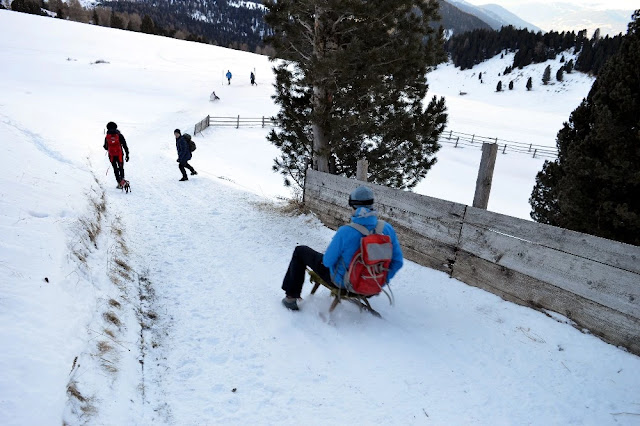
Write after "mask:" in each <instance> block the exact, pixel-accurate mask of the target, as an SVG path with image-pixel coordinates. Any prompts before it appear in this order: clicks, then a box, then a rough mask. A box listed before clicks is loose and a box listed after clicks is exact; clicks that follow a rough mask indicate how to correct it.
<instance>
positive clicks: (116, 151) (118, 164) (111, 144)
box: [104, 121, 129, 189]
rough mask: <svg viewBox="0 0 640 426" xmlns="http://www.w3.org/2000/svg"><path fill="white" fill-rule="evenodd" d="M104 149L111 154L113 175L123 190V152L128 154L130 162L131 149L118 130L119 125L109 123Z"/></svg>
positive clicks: (127, 157)
mask: <svg viewBox="0 0 640 426" xmlns="http://www.w3.org/2000/svg"><path fill="white" fill-rule="evenodd" d="M104 149H106V150H107V152H108V153H109V162H110V163H111V165H112V166H113V174H114V175H115V176H116V182H118V186H117V188H118V189H121V188H122V181H123V180H124V162H123V161H122V151H123V150H124V153H125V154H126V157H125V161H129V148H128V147H127V141H126V140H125V139H124V136H123V135H122V133H120V131H119V130H118V125H117V124H116V123H114V122H113V121H110V122H108V123H107V136H105V138H104Z"/></svg>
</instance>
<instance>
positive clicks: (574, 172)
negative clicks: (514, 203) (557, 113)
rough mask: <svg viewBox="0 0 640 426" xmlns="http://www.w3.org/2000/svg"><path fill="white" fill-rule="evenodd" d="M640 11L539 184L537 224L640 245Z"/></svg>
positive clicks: (563, 134) (534, 198) (535, 208)
mask: <svg viewBox="0 0 640 426" xmlns="http://www.w3.org/2000/svg"><path fill="white" fill-rule="evenodd" d="M639 128H640V9H638V10H636V11H635V13H634V14H633V21H632V22H631V23H630V24H629V29H628V31H627V34H626V36H625V37H624V39H623V41H622V45H621V47H620V49H619V51H618V53H617V54H616V55H614V56H612V57H611V59H610V60H609V61H608V62H607V64H606V65H605V66H604V67H603V69H602V71H601V73H600V74H599V76H598V77H597V79H596V81H595V82H594V84H593V87H592V88H591V90H590V92H589V94H588V95H587V97H586V98H585V99H584V100H583V101H582V103H581V104H580V105H579V106H578V107H577V108H576V109H575V110H574V111H573V112H572V113H571V116H570V117H569V122H568V123H565V124H564V126H563V128H562V129H561V130H560V131H559V132H558V137H557V146H558V159H557V160H555V161H547V162H545V164H544V166H543V169H542V171H541V172H539V173H538V176H537V177H536V185H535V187H534V190H533V193H532V195H531V199H530V200H529V202H530V204H531V207H532V212H531V217H532V218H533V219H534V220H536V221H538V222H542V223H548V224H551V225H555V226H560V227H563V228H568V229H572V230H575V231H579V232H586V233H590V234H593V235H597V236H600V237H604V238H609V239H613V240H617V241H622V242H625V243H629V244H634V245H640V197H638V194H640V173H638V170H640V149H639V147H640V132H638V129H639Z"/></svg>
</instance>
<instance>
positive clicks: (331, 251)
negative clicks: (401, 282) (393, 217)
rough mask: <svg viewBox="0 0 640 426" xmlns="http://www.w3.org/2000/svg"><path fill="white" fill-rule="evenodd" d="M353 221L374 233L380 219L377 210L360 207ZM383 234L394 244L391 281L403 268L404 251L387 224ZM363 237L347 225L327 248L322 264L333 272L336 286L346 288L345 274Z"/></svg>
mask: <svg viewBox="0 0 640 426" xmlns="http://www.w3.org/2000/svg"><path fill="white" fill-rule="evenodd" d="M351 221H352V222H354V223H357V224H359V225H362V226H364V227H365V228H367V229H368V230H369V231H372V230H374V229H375V227H376V224H377V223H378V217H377V216H376V211H375V210H372V209H369V208H367V207H359V208H358V209H357V210H356V211H355V212H354V213H353V216H352V217H351ZM382 233H383V234H385V235H388V236H390V237H391V243H392V244H393V255H392V260H391V265H389V275H388V279H389V280H391V278H393V276H394V275H395V274H396V272H398V270H400V268H402V263H403V260H402V249H401V248H400V243H399V242H398V237H396V231H394V229H393V227H392V226H391V225H389V224H388V223H385V225H384V228H383V229H382ZM362 237H363V235H362V234H361V233H360V231H358V230H357V229H355V228H352V227H351V226H346V225H345V226H341V227H340V228H339V229H338V231H337V232H336V235H334V236H333V239H332V240H331V243H329V247H327V251H326V252H325V253H324V257H323V258H322V263H323V264H324V266H326V267H327V268H329V270H330V271H331V279H332V281H333V283H334V284H335V285H337V286H339V287H342V288H344V282H343V281H344V274H345V272H346V271H347V269H348V268H349V263H350V262H351V259H352V258H353V255H354V254H356V251H358V249H359V248H360V239H362Z"/></svg>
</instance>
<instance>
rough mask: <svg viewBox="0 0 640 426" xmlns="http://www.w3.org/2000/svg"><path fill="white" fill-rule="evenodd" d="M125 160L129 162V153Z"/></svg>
mask: <svg viewBox="0 0 640 426" xmlns="http://www.w3.org/2000/svg"><path fill="white" fill-rule="evenodd" d="M124 161H126V162H127V163H128V162H129V154H127V157H126V158H125V159H124Z"/></svg>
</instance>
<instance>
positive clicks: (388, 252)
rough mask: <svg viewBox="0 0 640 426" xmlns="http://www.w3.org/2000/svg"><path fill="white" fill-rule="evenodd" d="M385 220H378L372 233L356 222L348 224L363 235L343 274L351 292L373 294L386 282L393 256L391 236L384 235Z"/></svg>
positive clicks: (346, 285)
mask: <svg viewBox="0 0 640 426" xmlns="http://www.w3.org/2000/svg"><path fill="white" fill-rule="evenodd" d="M384 224H385V222H383V221H381V220H378V224H377V225H376V228H375V229H374V231H373V233H372V232H370V231H369V230H368V229H367V228H365V227H364V226H362V225H358V224H357V223H353V222H351V223H349V225H348V226H351V227H352V228H355V229H357V230H358V231H360V232H361V233H362V234H363V235H364V236H363V237H362V239H360V248H359V249H358V251H356V253H355V254H354V255H353V258H352V259H351V262H350V263H349V268H348V269H347V272H346V274H345V283H344V284H345V287H346V288H347V290H348V291H350V292H352V293H358V294H362V295H365V296H373V295H376V294H378V293H380V292H381V291H382V287H383V286H384V285H385V284H386V283H387V274H388V273H389V265H390V264H391V259H392V256H393V244H392V243H391V237H389V236H388V235H384V234H383V233H382V230H383V229H384Z"/></svg>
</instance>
